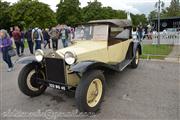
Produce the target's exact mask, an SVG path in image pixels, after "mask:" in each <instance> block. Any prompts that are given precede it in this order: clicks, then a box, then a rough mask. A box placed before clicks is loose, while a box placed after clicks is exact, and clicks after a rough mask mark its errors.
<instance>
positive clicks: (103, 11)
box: [82, 0, 126, 22]
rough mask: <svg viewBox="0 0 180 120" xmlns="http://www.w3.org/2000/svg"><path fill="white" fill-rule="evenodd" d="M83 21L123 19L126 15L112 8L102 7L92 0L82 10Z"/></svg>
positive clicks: (95, 0)
mask: <svg viewBox="0 0 180 120" xmlns="http://www.w3.org/2000/svg"><path fill="white" fill-rule="evenodd" d="M82 16H83V21H84V22H88V21H90V20H98V19H125V18H126V13H125V11H122V10H114V9H112V7H109V6H108V7H102V4H101V2H98V1H97V0H94V2H88V5H87V6H86V7H84V8H83V10H82Z"/></svg>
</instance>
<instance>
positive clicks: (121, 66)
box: [117, 60, 132, 71]
mask: <svg viewBox="0 0 180 120" xmlns="http://www.w3.org/2000/svg"><path fill="white" fill-rule="evenodd" d="M131 62H132V60H124V61H123V62H121V63H119V64H118V65H117V66H118V67H119V71H123V70H124V69H125V68H126V67H127V66H128V65H129V64H130V63H131Z"/></svg>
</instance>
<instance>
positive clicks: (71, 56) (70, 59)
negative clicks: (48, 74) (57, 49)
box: [64, 52, 76, 65]
mask: <svg viewBox="0 0 180 120" xmlns="http://www.w3.org/2000/svg"><path fill="white" fill-rule="evenodd" d="M64 60H65V62H66V63H67V64H68V65H72V64H74V63H75V62H76V56H75V54H73V53H72V52H66V53H65V55H64Z"/></svg>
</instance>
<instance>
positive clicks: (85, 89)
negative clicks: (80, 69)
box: [75, 70, 105, 112]
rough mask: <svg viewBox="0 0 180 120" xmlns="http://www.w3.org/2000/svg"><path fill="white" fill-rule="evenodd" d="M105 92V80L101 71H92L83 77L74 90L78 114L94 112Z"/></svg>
mask: <svg viewBox="0 0 180 120" xmlns="http://www.w3.org/2000/svg"><path fill="white" fill-rule="evenodd" d="M104 92H105V78H104V75H103V73H102V72H101V71H99V70H94V71H90V72H87V73H85V74H84V75H83V77H82V79H81V81H80V83H79V85H78V87H77V89H76V94H75V98H76V104H77V107H78V109H79V111H80V112H96V111H97V110H98V109H99V107H100V104H101V102H102V99H103V96H104Z"/></svg>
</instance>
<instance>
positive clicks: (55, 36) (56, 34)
mask: <svg viewBox="0 0 180 120" xmlns="http://www.w3.org/2000/svg"><path fill="white" fill-rule="evenodd" d="M49 35H50V37H51V40H52V46H53V50H57V49H58V39H59V32H58V30H57V29H56V27H53V28H52V29H51V31H50V32H49Z"/></svg>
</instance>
